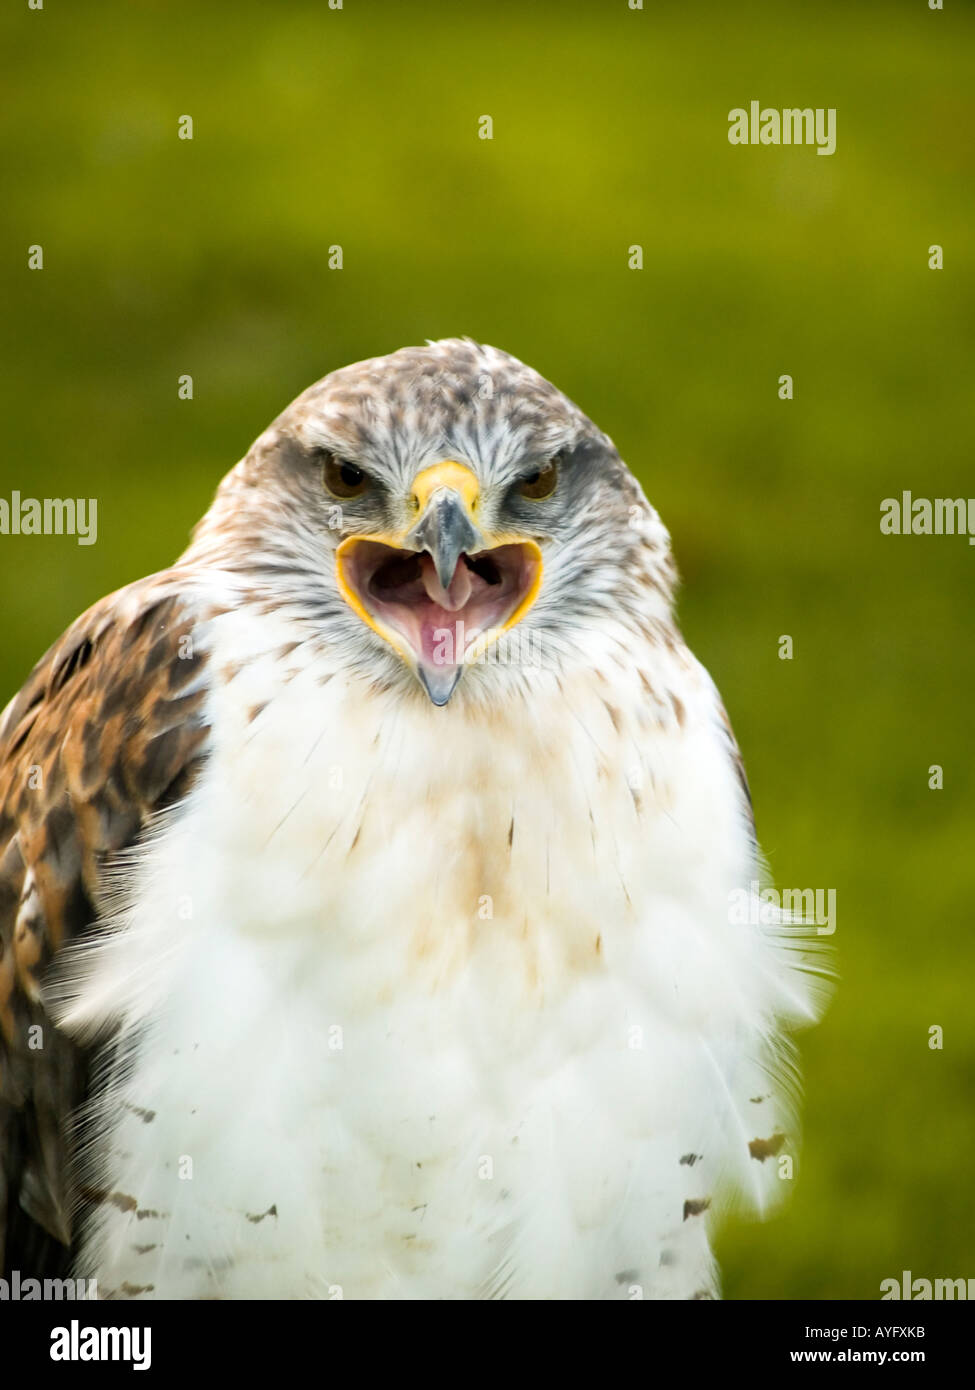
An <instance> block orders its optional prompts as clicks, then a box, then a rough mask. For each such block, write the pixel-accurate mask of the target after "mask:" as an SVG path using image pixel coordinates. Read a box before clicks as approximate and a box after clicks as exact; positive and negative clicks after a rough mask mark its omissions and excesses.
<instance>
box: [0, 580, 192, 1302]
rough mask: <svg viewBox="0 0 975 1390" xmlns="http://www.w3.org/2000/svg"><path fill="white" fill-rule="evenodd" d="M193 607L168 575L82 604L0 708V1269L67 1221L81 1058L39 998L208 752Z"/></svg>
mask: <svg viewBox="0 0 975 1390" xmlns="http://www.w3.org/2000/svg"><path fill="white" fill-rule="evenodd" d="M200 616H201V615H200V612H199V608H198V605H196V604H195V603H190V602H188V601H187V600H185V599H184V598H183V597H181V596H180V593H179V580H178V575H177V572H176V571H170V572H169V573H166V574H161V575H157V576H153V577H151V578H149V579H146V580H142V581H140V582H139V583H137V584H133V585H131V586H130V587H129V588H127V589H122V590H120V591H119V592H118V593H116V594H112V595H110V596H109V597H108V598H106V599H103V600H102V601H101V602H100V603H98V604H96V605H95V606H94V608H91V609H89V611H88V612H87V613H85V614H84V615H83V616H82V617H81V618H79V619H78V621H77V622H76V623H74V624H73V626H72V627H70V628H69V629H68V631H67V632H66V633H65V634H64V636H63V637H62V638H61V640H60V641H59V642H57V643H56V644H55V645H54V646H53V647H52V648H51V650H50V651H49V652H48V653H47V655H46V656H45V657H44V658H43V659H42V660H41V661H40V662H39V663H38V665H37V666H36V667H35V668H34V670H33V672H32V673H31V676H30V678H29V679H28V681H27V683H26V685H25V686H24V688H23V689H22V690H21V692H20V694H19V695H17V696H16V697H15V698H14V700H13V701H12V702H11V703H10V705H9V706H8V707H7V709H6V711H5V713H4V714H3V716H2V717H0V1264H2V1265H3V1266H4V1268H5V1269H13V1268H18V1269H20V1270H22V1271H27V1272H29V1273H30V1274H32V1275H35V1276H43V1275H44V1274H48V1273H55V1272H60V1271H61V1270H63V1269H64V1267H65V1265H66V1263H67V1260H68V1255H69V1250H70V1246H71V1241H72V1231H73V1229H74V1228H76V1222H75V1215H76V1202H75V1195H74V1193H73V1191H72V1179H71V1169H72V1164H71V1153H70V1148H71V1123H70V1122H71V1116H72V1113H73V1112H74V1111H75V1109H76V1108H77V1107H78V1105H79V1104H81V1102H82V1101H83V1100H84V1098H85V1094H86V1090H87V1085H88V1073H89V1056H88V1053H87V1050H86V1049H83V1048H80V1047H78V1046H77V1045H76V1044H75V1043H73V1042H72V1041H71V1040H70V1039H69V1038H68V1037H66V1036H65V1035H64V1034H63V1033H61V1032H59V1030H58V1029H57V1028H55V1027H54V1025H53V1023H52V1022H51V1019H50V1017H49V1016H48V1014H47V1012H46V1010H45V1007H44V1003H43V999H42V994H41V982H42V980H43V977H44V971H45V968H46V967H47V965H48V964H49V963H50V961H51V959H52V957H53V956H54V955H55V953H56V952H57V951H58V949H59V948H60V947H61V946H62V945H63V944H64V943H65V942H67V941H70V940H72V939H73V938H76V937H78V936H80V935H82V934H83V933H85V932H88V931H91V930H93V929H96V930H97V918H98V910H99V903H100V901H101V897H102V893H103V889H104V882H105V872H106V869H107V868H108V867H109V866H110V864H111V862H112V858H113V856H115V855H117V854H118V852H119V851H120V850H122V849H124V848H125V847H126V846H128V845H131V844H132V843H133V841H134V840H135V839H136V838H137V837H138V835H139V834H140V832H141V830H142V828H143V827H144V826H145V824H146V822H147V820H148V818H149V817H150V816H151V815H152V813H153V812H154V811H158V810H160V809H162V808H163V807H165V806H167V805H169V804H171V803H172V802H173V801H174V800H176V799H177V798H179V797H180V796H181V795H183V794H184V793H185V791H186V790H188V788H189V786H190V784H191V782H192V779H193V777H194V775H195V772H196V770H197V768H198V767H199V764H200V761H201V759H202V757H203V755H204V753H205V743H206V739H207V734H208V730H207V728H206V727H205V724H204V722H203V721H204V716H203V705H204V700H205V695H206V688H205V671H204V670H203V659H202V657H201V656H200V655H199V652H198V646H199V643H198V641H195V640H194V626H195V624H196V623H197V622H198V621H199V618H200Z"/></svg>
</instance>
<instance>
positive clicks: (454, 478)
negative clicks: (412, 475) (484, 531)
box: [403, 462, 484, 589]
mask: <svg viewBox="0 0 975 1390" xmlns="http://www.w3.org/2000/svg"><path fill="white" fill-rule="evenodd" d="M464 475H466V476H464ZM411 500H412V501H413V504H414V506H415V507H416V508H417V509H418V510H419V511H420V512H421V513H422V515H421V517H420V520H419V521H418V522H417V523H416V525H415V526H414V527H413V529H412V530H411V531H409V532H407V534H406V536H405V537H404V539H403V546H404V548H405V549H407V550H425V551H426V552H427V553H428V554H429V555H430V557H431V559H432V560H433V563H434V566H435V567H436V571H437V578H438V579H439V580H440V583H441V585H442V586H443V588H444V589H447V588H449V586H450V582H451V580H452V579H453V577H454V572H455V571H456V569H457V562H458V561H459V560H460V557H461V556H462V555H463V554H465V553H466V554H468V555H473V554H475V552H476V551H478V550H483V549H484V538H483V536H482V535H481V533H480V531H479V530H478V528H477V526H476V525H475V524H474V515H475V512H476V510H477V507H478V503H479V501H480V489H479V487H478V485H477V479H476V478H475V477H474V474H473V473H472V472H471V471H470V469H469V468H464V467H463V466H462V465H461V464H459V463H452V462H451V463H441V464H436V465H434V467H433V468H426V469H424V471H423V472H422V473H421V474H419V476H418V477H417V479H416V481H415V482H414V484H413V493H412V499H411Z"/></svg>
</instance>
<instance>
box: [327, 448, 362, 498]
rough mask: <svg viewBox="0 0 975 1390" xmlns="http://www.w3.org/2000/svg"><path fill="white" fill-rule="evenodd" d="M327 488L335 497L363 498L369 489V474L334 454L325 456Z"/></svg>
mask: <svg viewBox="0 0 975 1390" xmlns="http://www.w3.org/2000/svg"><path fill="white" fill-rule="evenodd" d="M324 475H325V486H326V487H327V488H328V490H329V492H330V493H331V494H332V496H333V497H361V496H362V494H363V493H364V492H366V491H367V490H368V487H369V482H370V478H369V474H368V473H365V472H363V470H362V469H361V468H359V467H357V466H356V464H354V463H348V462H347V461H346V460H345V459H340V458H336V457H335V455H334V454H326V455H325V467H324Z"/></svg>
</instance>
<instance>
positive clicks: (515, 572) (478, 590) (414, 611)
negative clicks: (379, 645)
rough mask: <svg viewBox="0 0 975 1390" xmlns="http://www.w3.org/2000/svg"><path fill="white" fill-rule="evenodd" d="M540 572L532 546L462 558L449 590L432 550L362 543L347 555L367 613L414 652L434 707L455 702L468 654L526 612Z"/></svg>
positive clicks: (345, 562)
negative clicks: (451, 701)
mask: <svg viewBox="0 0 975 1390" xmlns="http://www.w3.org/2000/svg"><path fill="white" fill-rule="evenodd" d="M347 544H348V543H347ZM343 550H345V547H343ZM541 567H542V562H541V554H540V552H539V550H538V547H537V546H536V545H534V544H533V543H531V542H527V541H526V542H515V543H513V544H509V545H498V546H493V547H492V548H491V549H490V550H482V551H478V552H477V553H475V554H473V555H468V554H467V553H466V552H463V553H461V555H460V557H459V558H458V560H457V564H456V566H455V568H454V572H453V576H452V577H451V580H450V583H449V584H448V585H447V586H446V587H445V586H444V585H443V584H442V583H441V580H440V578H439V576H438V574H437V566H436V564H435V562H434V559H433V557H432V555H430V554H429V552H427V551H415V550H401V549H399V548H397V547H396V546H391V545H385V544H383V543H382V542H381V541H372V540H366V539H358V538H357V539H356V540H355V542H354V544H352V545H350V546H349V548H348V550H346V551H345V554H344V555H343V557H342V572H343V578H344V580H345V582H346V584H347V586H348V588H349V589H350V590H351V591H352V594H353V595H354V596H355V598H356V599H358V603H359V604H360V605H361V607H362V609H363V610H364V612H363V613H362V616H363V617H365V618H366V619H367V621H369V620H371V626H373V627H375V629H376V630H377V631H379V632H380V634H381V635H382V636H384V637H386V638H387V640H393V639H394V636H395V637H396V638H398V639H399V642H395V641H394V645H398V646H402V647H405V648H406V649H407V650H406V654H408V655H409V656H410V657H412V660H413V661H414V662H415V664H416V668H417V672H418V674H419V675H420V678H421V680H422V681H423V684H424V685H425V686H426V688H427V691H428V693H429V695H430V697H431V699H432V700H433V701H434V703H435V704H441V703H444V704H445V703H446V701H447V699H449V697H450V693H451V691H452V690H453V688H454V685H455V684H456V680H457V676H458V675H459V672H460V667H461V666H462V665H463V662H464V659H465V656H466V657H468V658H469V656H470V654H471V653H472V650H476V649H477V648H478V646H479V645H480V646H481V647H482V648H483V639H485V638H486V639H487V640H492V638H493V637H494V636H496V635H499V634H500V633H501V632H502V631H503V630H504V629H505V628H507V627H511V626H513V625H514V623H516V622H517V621H518V620H519V618H520V617H521V616H522V614H523V613H524V612H525V611H527V609H528V608H529V607H530V605H531V603H532V602H533V600H534V598H535V594H536V593H537V591H538V585H539V583H540V579H541ZM357 606H358V605H357ZM441 697H442V698H441Z"/></svg>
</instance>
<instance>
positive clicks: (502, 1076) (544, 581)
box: [0, 339, 817, 1299]
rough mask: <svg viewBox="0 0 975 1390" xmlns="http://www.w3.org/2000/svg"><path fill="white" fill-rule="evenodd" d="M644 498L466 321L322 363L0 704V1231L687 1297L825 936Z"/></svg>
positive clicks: (568, 412)
mask: <svg viewBox="0 0 975 1390" xmlns="http://www.w3.org/2000/svg"><path fill="white" fill-rule="evenodd" d="M675 580H676V572H675V567H674V563H673V560H672V558H671V550H670V543H669V537H668V534H667V531H666V530H665V528H664V526H663V524H662V522H661V520H660V518H659V516H658V515H657V512H656V511H655V510H654V508H653V507H652V506H651V505H650V504H649V503H648V501H647V499H646V497H645V496H644V494H643V492H642V490H641V488H640V486H639V484H638V483H637V481H636V479H635V478H634V476H633V474H632V473H631V472H630V471H629V470H628V468H627V467H626V466H625V464H624V463H623V461H622V460H621V458H620V457H619V455H618V453H617V452H616V450H615V448H614V446H613V444H612V442H611V441H610V439H609V438H608V437H607V436H606V435H605V434H603V433H602V432H601V431H600V430H599V429H598V428H597V427H596V426H595V425H594V424H593V423H592V422H591V421H590V420H589V419H588V418H587V417H586V416H585V415H584V414H583V413H582V411H581V410H580V409H579V408H577V407H576V406H575V405H574V404H572V402H570V401H569V400H568V399H567V398H566V397H565V396H564V395H563V394H562V393H561V392H560V391H558V390H557V389H556V388H555V387H554V386H552V385H550V384H549V383H548V382H547V381H546V380H544V379H543V378H542V377H541V376H539V375H538V373H536V372H535V371H533V370H531V369H530V368H529V367H527V366H525V365H523V364H522V363H521V362H519V361H518V360H516V359H515V358H513V357H511V356H509V355H508V354H506V353H504V352H501V351H498V350H497V349H494V348H491V347H486V346H480V345H478V344H476V343H474V342H472V341H469V340H466V339H463V340H462V339H451V340H444V341H440V342H435V343H430V344H428V345H427V346H424V347H418V348H405V349H402V350H401V351H398V352H394V353H392V354H391V355H389V356H385V357H379V358H374V359H371V360H369V361H366V362H360V363H358V364H356V365H353V366H349V367H345V368H343V369H341V370H338V371H334V372H332V373H331V374H330V375H329V376H326V377H325V378H324V379H323V380H321V381H319V382H318V383H317V384H315V385H313V386H311V387H310V388H309V389H308V390H306V391H305V392H304V393H303V394H302V395H300V396H299V397H298V398H297V399H296V400H295V401H294V402H293V403H292V404H291V405H290V406H289V407H288V408H287V409H286V410H285V411H284V412H283V414H281V415H280V416H279V417H278V418H277V419H276V420H275V421H274V422H273V424H271V425H270V426H269V428H268V429H266V430H265V432H264V433H263V434H262V435H261V436H260V437H259V438H258V439H257V441H256V442H255V444H254V445H253V447H252V448H251V449H250V451H249V453H248V454H247V455H246V457H245V458H244V459H243V460H242V461H241V462H240V463H238V464H237V466H236V467H235V468H233V469H232V470H231V472H230V473H229V474H228V475H227V476H226V478H225V479H224V480H223V482H222V483H221V485H220V487H219V489H218V491H217V494H216V497H215V500H214V502H213V504H212V506H211V507H210V509H209V511H208V512H207V513H206V515H205V516H204V517H203V519H202V521H201V522H200V523H199V524H198V526H197V528H196V530H195V532H194V534H193V538H192V541H191V543H190V545H189V547H188V549H187V550H186V551H185V552H184V554H183V555H182V557H181V558H180V559H179V560H178V561H177V562H176V563H175V564H174V565H173V566H172V568H170V569H168V570H165V571H163V572H161V573H158V574H154V575H152V576H150V577H148V578H145V579H142V580H139V581H137V582H136V583H133V584H130V585H129V586H128V587H126V588H123V589H121V590H119V591H118V592H117V593H114V594H112V595H110V596H109V597H107V598H105V599H103V600H102V601H101V602H99V603H96V604H95V606H94V607H93V608H91V609H89V611H88V612H87V613H85V614H84V615H83V616H82V617H80V618H79V619H78V620H77V621H76V622H75V623H74V624H73V626H71V627H70V628H69V629H68V630H67V632H66V633H65V635H64V636H63V637H62V638H61V640H60V641H58V642H56V643H55V645H54V646H53V647H52V648H51V650H50V651H49V652H48V653H47V655H46V656H45V657H43V658H42V660H41V661H40V662H39V664H38V665H37V666H36V667H35V669H34V671H33V673H32V674H31V675H30V677H29V678H28V680H27V683H26V684H25V686H24V687H23V689H22V690H21V691H20V693H19V694H18V695H17V696H16V697H15V698H14V699H13V701H12V702H11V703H10V704H9V705H8V706H7V709H6V711H5V712H4V715H3V717H2V719H0V1183H2V1190H0V1221H2V1222H3V1226H2V1228H0V1239H2V1240H3V1242H4V1244H5V1246H6V1256H5V1258H6V1266H7V1268H8V1269H14V1268H16V1269H18V1270H19V1271H20V1272H21V1276H22V1277H30V1276H37V1277H39V1276H40V1275H42V1274H44V1275H47V1274H52V1273H56V1274H58V1275H59V1276H64V1275H65V1274H66V1273H67V1272H69V1271H70V1272H71V1273H72V1274H73V1275H75V1276H77V1277H84V1278H88V1279H96V1280H97V1284H98V1291H99V1294H100V1295H101V1296H103V1297H118V1298H124V1297H142V1298H151V1297H157V1298H213V1297H218V1298H237V1297H269V1298H305V1297H309V1298H340V1297H341V1298H363V1299H401V1298H402V1299H407V1298H409V1299H417V1298H419V1299H426V1298H430V1299H443V1298H447V1299H477V1298H493V1297H507V1298H523V1299H563V1298H565V1299H575V1298H579V1299H613V1298H627V1299H633V1298H641V1297H643V1298H660V1299H694V1298H711V1297H715V1296H717V1293H718V1281H717V1275H716V1271H715V1267H714V1261H713V1257H712V1254H711V1247H710V1228H711V1222H712V1220H713V1218H714V1216H715V1212H716V1211H718V1210H719V1209H720V1208H721V1207H722V1206H723V1205H726V1204H727V1203H728V1202H729V1201H745V1202H750V1203H752V1204H753V1205H756V1206H758V1207H759V1208H764V1206H765V1205H766V1204H767V1203H768V1201H769V1200H770V1199H771V1198H772V1197H773V1196H774V1195H775V1192H776V1190H781V1189H782V1188H784V1187H787V1186H788V1183H786V1182H783V1180H782V1178H783V1166H782V1163H781V1159H782V1157H783V1156H786V1155H788V1154H789V1153H790V1151H791V1147H792V1145H793V1143H794V1140H795V1123H794V1118H793V1115H792V1109H793V1101H794V1098H795V1089H796V1086H795V1066H794V1055H793V1049H792V1043H791V1042H790V1041H789V1039H790V1036H791V1031H792V1030H793V1028H794V1027H795V1026H797V1025H798V1024H800V1023H802V1022H803V1021H808V1020H809V1019H810V1018H811V1017H813V1015H814V1013H815V1010H816V984H815V982H816V978H817V974H816V969H815V962H814V961H812V959H811V956H810V951H809V947H808V943H807V941H806V939H805V936H804V934H803V932H802V931H801V929H799V928H796V927H793V926H790V924H789V923H788V922H787V921H786V920H784V919H781V918H780V919H779V920H777V921H770V920H769V918H768V914H767V913H762V914H761V915H755V917H754V920H752V917H751V916H749V918H748V921H747V922H745V923H744V924H743V923H742V921H741V920H739V916H736V914H735V913H734V912H732V911H730V910H729V902H730V901H731V900H732V899H733V897H734V895H735V894H736V893H740V892H742V891H744V892H746V893H747V892H753V891H754V885H755V884H756V882H757V880H758V877H759V872H760V869H759V860H758V851H757V848H756V842H755V836H754V830H753V821H752V814H751V807H750V799H749V794H748V788H747V783H746V781H745V776H744V773H743V770H742V765H741V761H740V757H739V754H738V750H737V747H736V744H735V740H734V737H733V735H732V732H731V728H730V725H729V723H728V719H727V716H726V715H725V713H724V710H723V707H722V704H721V701H720V698H719V696H718V694H717V691H716V689H715V686H714V685H713V683H712V681H711V679H710V678H709V676H708V674H707V673H706V671H705V670H704V668H703V667H702V666H701V665H700V664H699V663H698V662H697V661H696V660H695V658H694V657H693V656H692V655H691V653H690V651H689V650H688V648H687V647H686V645H685V644H684V641H683V639H682V637H681V634H680V632H679V629H678V627H677V625H676V623H675V619H674V616H673V597H674V587H675Z"/></svg>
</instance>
